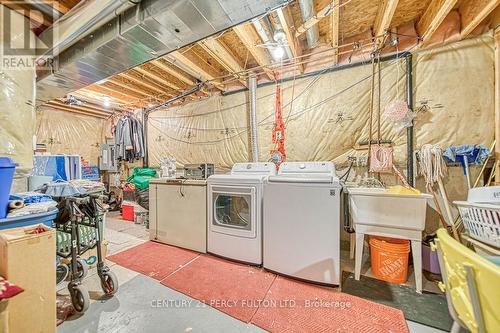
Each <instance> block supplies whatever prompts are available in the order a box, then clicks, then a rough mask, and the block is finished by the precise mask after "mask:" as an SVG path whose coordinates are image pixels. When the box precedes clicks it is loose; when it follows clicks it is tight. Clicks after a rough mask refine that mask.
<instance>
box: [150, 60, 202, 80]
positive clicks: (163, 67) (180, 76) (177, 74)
mask: <svg viewBox="0 0 500 333" xmlns="http://www.w3.org/2000/svg"><path fill="white" fill-rule="evenodd" d="M151 63H152V64H153V65H155V66H156V67H158V68H160V69H161V70H163V71H165V72H167V73H168V74H170V75H173V76H175V77H176V78H178V79H179V80H181V81H182V82H184V83H186V84H187V85H189V86H194V85H196V81H194V80H192V79H191V78H190V77H189V76H188V75H185V74H183V73H181V72H180V71H178V70H175V69H173V68H171V67H170V65H167V64H165V63H163V61H161V60H160V59H157V60H153V61H152V62H151Z"/></svg>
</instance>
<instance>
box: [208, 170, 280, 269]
mask: <svg viewBox="0 0 500 333" xmlns="http://www.w3.org/2000/svg"><path fill="white" fill-rule="evenodd" d="M275 174H276V166H275V165H274V164H273V163H236V164H235V165H234V166H233V168H232V170H231V173H230V174H226V175H212V176H210V177H209V178H208V202H207V206H208V243H207V250H208V252H210V253H212V254H215V255H218V256H221V257H225V258H228V259H233V260H236V261H241V262H245V263H250V264H254V265H262V186H263V182H264V180H265V179H266V178H267V177H268V176H270V175H275Z"/></svg>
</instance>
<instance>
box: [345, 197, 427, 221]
mask: <svg viewBox="0 0 500 333" xmlns="http://www.w3.org/2000/svg"><path fill="white" fill-rule="evenodd" d="M348 192H349V198H350V199H349V200H350V211H351V216H352V221H353V223H354V228H356V225H358V224H362V225H369V226H379V227H388V228H397V229H409V230H419V231H422V230H424V228H425V212H426V207H427V200H429V199H432V196H431V195H429V194H394V193H387V192H386V190H385V189H382V188H349V190H348Z"/></svg>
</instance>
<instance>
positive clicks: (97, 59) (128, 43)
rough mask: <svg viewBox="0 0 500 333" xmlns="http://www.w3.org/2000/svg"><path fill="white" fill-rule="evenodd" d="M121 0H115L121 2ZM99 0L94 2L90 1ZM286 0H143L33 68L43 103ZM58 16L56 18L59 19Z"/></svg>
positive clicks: (243, 20)
mask: <svg viewBox="0 0 500 333" xmlns="http://www.w3.org/2000/svg"><path fill="white" fill-rule="evenodd" d="M123 1H125V0H120V1H115V2H120V3H122V4H123ZM96 2H99V1H96ZM288 2H289V0H240V1H234V0H210V1H206V0H143V1H142V2H141V3H140V4H139V5H137V6H134V7H132V8H129V9H127V10H125V11H124V12H123V13H121V14H120V15H119V16H116V17H115V15H112V17H113V18H112V19H111V20H110V21H108V22H106V23H104V22H103V23H104V24H100V23H99V24H100V25H101V27H100V28H98V29H97V30H95V31H93V32H92V33H90V34H89V30H87V32H86V35H85V36H83V37H82V38H79V39H77V40H72V41H71V42H72V43H73V44H74V45H72V46H70V47H68V48H67V49H66V50H64V51H62V52H61V53H60V54H58V55H57V56H56V57H55V58H54V67H53V68H52V69H51V70H50V71H39V72H38V82H37V89H38V96H37V102H38V103H43V102H45V101H48V100H52V99H54V98H58V97H62V96H64V95H66V94H67V93H69V92H72V91H75V90H78V89H81V88H83V87H85V86H88V85H90V84H93V83H96V82H99V81H102V80H104V79H106V78H107V77H109V76H112V75H115V74H118V73H120V72H123V71H125V70H127V69H130V68H132V67H135V66H137V65H140V64H142V63H144V62H147V61H149V60H152V59H155V58H158V57H160V56H163V55H165V54H168V53H170V52H172V51H174V50H177V49H179V48H181V47H183V46H185V45H188V44H191V43H193V42H196V41H198V40H201V39H204V38H206V37H208V36H210V35H213V34H216V33H218V32H221V31H223V30H226V29H228V28H230V27H232V26H235V25H238V24H240V23H243V22H245V21H248V20H250V19H252V18H255V17H257V16H261V15H264V14H265V13H267V12H269V11H271V10H273V9H275V8H277V7H280V6H284V5H286V4H287V3H288ZM63 19H64V17H63V18H61V20H63Z"/></svg>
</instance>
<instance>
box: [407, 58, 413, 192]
mask: <svg viewBox="0 0 500 333" xmlns="http://www.w3.org/2000/svg"><path fill="white" fill-rule="evenodd" d="M406 101H407V104H408V108H409V109H410V110H412V111H413V62H412V55H411V53H408V54H407V55H406ZM406 178H407V179H408V184H410V186H414V185H415V181H414V175H413V120H412V121H411V125H410V126H408V127H407V128H406Z"/></svg>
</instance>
